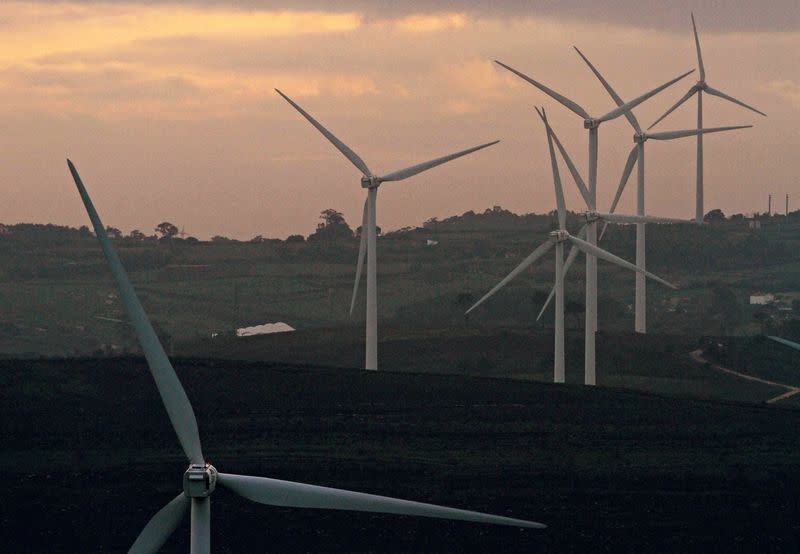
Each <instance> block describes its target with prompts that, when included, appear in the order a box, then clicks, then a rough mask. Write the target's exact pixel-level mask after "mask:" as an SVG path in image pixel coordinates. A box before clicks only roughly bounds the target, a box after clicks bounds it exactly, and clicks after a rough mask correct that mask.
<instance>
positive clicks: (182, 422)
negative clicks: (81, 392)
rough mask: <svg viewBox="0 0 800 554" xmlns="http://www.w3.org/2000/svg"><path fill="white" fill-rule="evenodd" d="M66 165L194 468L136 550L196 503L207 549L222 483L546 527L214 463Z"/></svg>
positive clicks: (195, 531)
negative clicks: (233, 470) (238, 471)
mask: <svg viewBox="0 0 800 554" xmlns="http://www.w3.org/2000/svg"><path fill="white" fill-rule="evenodd" d="M67 164H68V165H69V170H70V172H71V173H72V178H73V179H74V180H75V185H76V186H77V187H78V192H79V193H80V196H81V199H82V200H83V204H84V206H85V207H86V211H87V212H88V214H89V219H91V221H92V226H93V227H94V231H95V234H96V235H97V239H98V241H99V242H100V246H101V247H102V249H103V253H104V254H105V257H106V259H107V260H108V263H109V265H110V266H111V273H112V274H113V275H114V280H115V281H116V284H117V288H118V289H119V293H120V298H121V299H122V302H123V304H124V305H125V311H126V312H127V314H128V317H129V318H130V320H131V324H132V325H133V328H134V329H135V331H136V336H137V338H138V340H139V344H140V345H141V347H142V350H143V351H144V355H145V358H146V359H147V365H148V366H149V368H150V373H151V374H152V375H153V379H154V380H155V382H156V387H157V388H158V392H159V394H160V395H161V400H162V402H163V403H164V407H165V408H166V410H167V415H168V416H169V419H170V421H171V422H172V427H173V428H174V429H175V433H176V434H177V435H178V441H179V442H180V443H181V446H182V447H183V451H184V453H185V454H186V457H187V458H188V459H189V469H187V470H186V472H185V473H184V475H183V492H181V493H180V494H178V496H176V497H175V498H174V499H173V500H172V501H170V502H169V503H168V504H167V505H166V506H164V507H163V508H162V509H161V510H159V511H158V512H157V513H156V514H155V515H154V516H153V518H152V519H151V520H150V521H149V522H148V524H147V525H146V526H145V528H144V529H143V530H142V532H141V534H140V535H139V537H138V538H137V539H136V542H135V543H134V544H133V546H132V547H131V550H130V551H131V552H155V551H157V550H158V549H159V548H160V547H161V546H162V545H163V544H164V542H165V541H166V540H167V539H168V538H169V536H170V535H171V534H172V532H173V531H174V530H175V528H176V527H177V526H178V524H179V523H180V521H181V519H183V517H184V516H185V515H186V512H187V510H189V508H190V507H191V551H192V552H193V553H207V552H209V551H210V529H211V500H210V498H209V497H210V496H211V493H213V492H214V488H215V486H216V484H217V483H219V484H220V485H222V486H224V487H226V488H228V489H230V490H231V491H233V492H235V493H236V494H239V495H240V496H243V497H245V498H247V499H249V500H252V501H254V502H259V503H261V504H268V505H271V506H287V507H295V508H317V509H327V510H353V511H360V512H376V513H385V514H401V515H411V516H421V517H433V518H442V519H455V520H462V521H474V522H480V523H492V524H496V525H511V526H517V527H529V528H534V529H541V528H544V527H545V526H544V525H542V524H541V523H535V522H531V521H524V520H520V519H514V518H508V517H502V516H494V515H489V514H482V513H479V512H472V511H469V510H459V509H456V508H447V507H444V506H435V505H433V504H424V503H421V502H411V501H408V500H399V499H397V498H389V497H386V496H376V495H373V494H364V493H359V492H352V491H346V490H341V489H332V488H328V487H319V486H315V485H306V484H304V483H294V482H291V481H281V480H278V479H268V478H265V477H251V476H247V475H234V474H230V473H218V472H217V470H216V468H214V466H212V465H211V464H209V463H207V462H206V461H205V459H204V458H203V453H202V450H201V448H200V434H199V432H198V429H197V420H196V419H195V416H194V410H192V405H191V404H190V403H189V399H188V398H187V396H186V392H185V391H184V389H183V386H182V385H181V382H180V380H179V379H178V376H177V375H176V373H175V370H174V369H173V367H172V364H171V363H170V361H169V358H167V355H166V353H165V352H164V349H163V347H162V346H161V343H160V342H159V341H158V338H157V337H156V334H155V331H154V330H153V326H152V325H151V323H150V320H149V319H148V318H147V315H146V314H145V311H144V308H142V305H141V304H140V303H139V299H138V298H137V296H136V292H135V291H134V289H133V286H132V285H131V282H130V280H129V279H128V275H127V273H126V272H125V268H124V267H123V266H122V263H121V262H120V259H119V257H118V256H117V253H116V252H115V250H114V247H113V246H112V245H111V242H110V241H109V240H108V236H107V235H106V230H105V227H104V226H103V223H102V222H101V221H100V217H99V216H98V215H97V211H95V209H94V205H93V204H92V201H91V199H90V198H89V194H88V193H87V192H86V188H85V187H84V186H83V182H82V181H81V178H80V176H79V175H78V171H77V170H76V169H75V166H74V165H73V164H72V162H71V161H69V160H67Z"/></svg>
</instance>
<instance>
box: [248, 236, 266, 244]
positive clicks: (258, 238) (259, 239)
mask: <svg viewBox="0 0 800 554" xmlns="http://www.w3.org/2000/svg"><path fill="white" fill-rule="evenodd" d="M250 242H254V243H257V244H260V243H262V242H265V239H264V237H263V236H262V235H256V236H254V237H253V238H251V239H250Z"/></svg>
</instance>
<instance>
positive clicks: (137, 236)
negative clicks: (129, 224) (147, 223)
mask: <svg viewBox="0 0 800 554" xmlns="http://www.w3.org/2000/svg"><path fill="white" fill-rule="evenodd" d="M128 238H129V239H132V240H136V241H141V240H144V239H145V238H146V237H145V234H144V233H142V232H141V231H140V230H139V229H134V230H133V231H131V232H130V234H129V235H128Z"/></svg>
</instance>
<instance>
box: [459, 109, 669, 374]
mask: <svg viewBox="0 0 800 554" xmlns="http://www.w3.org/2000/svg"><path fill="white" fill-rule="evenodd" d="M536 111H537V112H538V113H539V117H541V118H542V122H543V123H544V125H545V130H546V132H547V146H548V148H549V150H550V165H551V167H552V171H553V185H554V187H555V193H556V206H557V209H558V231H553V232H552V233H550V237H549V238H548V239H547V241H546V242H545V243H544V244H542V245H540V246H539V247H538V248H536V250H534V251H533V252H532V253H531V254H530V255H529V256H528V257H527V258H525V259H524V260H522V263H520V264H519V265H518V266H517V267H515V268H514V270H513V271H512V272H511V273H509V274H508V275H507V276H506V277H505V278H503V280H501V281H500V282H499V283H497V285H495V286H494V288H493V289H492V290H490V291H489V292H487V293H486V294H485V295H483V297H482V298H481V299H480V300H478V301H477V302H476V303H475V304H474V305H473V306H472V307H471V308H470V309H469V310H467V312H466V314H469V313H470V312H471V311H472V310H474V309H475V308H477V307H478V306H480V305H481V304H483V303H484V302H485V301H486V300H488V299H489V298H491V297H492V296H493V295H494V294H495V293H496V292H497V291H499V290H500V289H501V288H503V287H504V286H505V285H506V284H507V283H508V282H509V281H511V280H512V279H513V278H514V277H516V276H517V275H519V274H520V273H522V272H523V271H524V270H525V269H527V268H528V267H530V266H531V265H532V264H533V263H534V262H535V261H536V260H538V259H539V258H541V257H542V256H544V255H545V254H546V253H547V252H548V251H549V250H550V249H551V248H552V247H553V246H555V247H556V264H555V286H554V290H555V299H556V310H555V312H556V313H555V344H554V348H553V352H554V354H553V381H554V382H556V383H563V382H564V375H565V369H564V368H565V365H564V243H565V242H567V241H569V242H571V243H572V248H573V249H577V250H581V251H582V252H584V253H585V254H586V255H587V256H588V255H594V256H596V257H598V258H601V259H604V260H607V261H609V262H612V263H615V264H617V265H619V266H622V267H624V268H626V269H630V270H633V271H636V272H639V273H642V274H643V275H646V276H647V277H650V278H651V279H655V280H656V281H658V282H660V283H663V284H665V285H667V286H669V287H672V288H675V287H674V286H673V285H671V284H670V283H668V282H666V281H664V280H663V279H661V278H660V277H658V276H656V275H653V274H652V273H648V272H646V271H645V270H644V269H641V268H638V267H636V266H635V265H633V264H632V263H630V262H627V261H625V260H623V259H622V258H619V257H617V256H615V255H614V254H611V253H610V252H607V251H605V250H603V249H601V248H597V247H596V246H592V245H591V244H589V243H588V242H586V241H585V240H583V239H581V238H579V236H573V235H571V234H570V233H569V232H568V231H567V206H566V202H565V201H564V189H563V187H562V186H561V175H560V173H559V171H558V161H557V160H556V153H555V150H554V149H553V139H556V141H557V140H558V139H557V138H556V137H555V133H554V132H553V130H552V129H551V128H550V124H549V123H548V122H547V117H546V116H545V113H544V109H542V111H539V109H538V108H537V109H536ZM596 215H597V216H598V217H599V218H606V217H610V218H611V219H612V220H615V221H616V220H625V218H627V217H628V216H610V215H609V214H596ZM635 219H638V218H635ZM626 221H627V220H626ZM584 227H585V226H584ZM582 232H583V229H581V233H582ZM581 233H579V235H580V234H581ZM577 250H576V252H577ZM466 314H465V315H466ZM587 384H592V385H593V384H594V382H591V383H589V382H587Z"/></svg>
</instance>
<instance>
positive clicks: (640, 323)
mask: <svg viewBox="0 0 800 554" xmlns="http://www.w3.org/2000/svg"><path fill="white" fill-rule="evenodd" d="M573 48H575V51H576V52H577V53H578V55H579V56H580V57H581V58H583V61H584V62H586V65H588V66H589V69H591V70H592V73H594V75H595V77H597V79H598V80H599V81H600V83H601V84H602V85H603V88H605V89H606V92H608V94H609V96H611V99H612V100H614V102H615V103H616V104H617V106H622V105H624V104H625V102H623V100H622V98H620V96H619V95H618V94H617V93H616V91H614V89H613V88H612V87H611V85H610V84H608V81H606V79H605V78H604V77H603V76H602V75H601V74H600V72H599V71H598V70H597V69H596V68H595V67H594V65H592V62H590V61H589V59H588V58H587V57H586V56H584V55H583V52H581V51H580V50H579V49H578V47H576V46H573ZM625 117H626V119H627V120H628V123H630V124H631V127H633V131H634V135H633V142H634V146H633V148H632V149H631V153H630V154H629V155H628V161H627V163H626V164H625V169H624V170H623V172H622V179H621V180H620V182H619V187H618V188H617V193H616V195H615V196H614V202H613V203H612V204H611V210H610V212H611V213H614V210H615V209H616V207H617V202H619V198H620V196H621V195H622V191H623V190H624V189H625V185H626V184H627V182H628V177H630V174H631V171H632V170H633V164H634V163H636V165H637V169H638V171H637V187H636V215H645V210H644V205H645V202H644V168H645V163H644V144H645V142H647V140H648V139H653V140H674V139H679V138H684V137H691V136H699V135H701V134H708V133H719V132H721V131H732V130H734V129H745V128H749V127H752V125H737V126H735V127H714V128H710V129H685V130H681V131H667V132H662V133H645V132H644V131H642V128H641V126H640V125H639V121H638V120H637V119H636V116H635V115H634V114H633V112H631V111H628V112H626V113H625ZM686 223H691V221H686ZM607 225H608V224H606V225H604V226H603V230H602V231H601V232H600V238H602V237H603V234H604V233H605V230H606V227H607ZM645 256H646V248H645V224H644V223H637V224H636V265H637V266H639V267H641V268H642V269H644V268H645V267H646V265H645V264H646V260H645ZM646 287H647V284H646V283H645V278H644V275H643V274H642V273H637V274H636V300H635V309H634V330H635V331H636V332H637V333H642V334H644V333H647V299H646V294H647V292H646Z"/></svg>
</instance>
